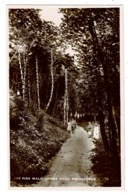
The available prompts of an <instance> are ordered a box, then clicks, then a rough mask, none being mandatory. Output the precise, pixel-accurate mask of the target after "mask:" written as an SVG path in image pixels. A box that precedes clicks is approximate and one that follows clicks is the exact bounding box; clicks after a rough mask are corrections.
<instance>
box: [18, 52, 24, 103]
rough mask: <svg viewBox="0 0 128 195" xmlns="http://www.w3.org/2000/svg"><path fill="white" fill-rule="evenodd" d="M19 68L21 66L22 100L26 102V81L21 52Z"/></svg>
mask: <svg viewBox="0 0 128 195" xmlns="http://www.w3.org/2000/svg"><path fill="white" fill-rule="evenodd" d="M19 66H20V75H21V83H22V98H23V101H25V81H24V72H23V68H22V62H21V53H20V52H19Z"/></svg>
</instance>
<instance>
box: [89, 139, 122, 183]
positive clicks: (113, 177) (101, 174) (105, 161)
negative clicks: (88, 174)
mask: <svg viewBox="0 0 128 195" xmlns="http://www.w3.org/2000/svg"><path fill="white" fill-rule="evenodd" d="M95 144H96V148H95V149H94V150H93V152H94V153H95V155H92V156H91V161H92V163H93V165H92V170H93V172H94V174H96V176H97V179H98V180H99V181H100V184H101V186H104V187H116V186H118V187H119V186H121V183H120V179H119V177H118V175H117V172H116V170H115V168H114V167H115V164H114V163H113V158H112V155H111V154H110V153H108V152H104V148H103V144H102V142H101V140H99V141H95Z"/></svg>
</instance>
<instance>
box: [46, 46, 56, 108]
mask: <svg viewBox="0 0 128 195" xmlns="http://www.w3.org/2000/svg"><path fill="white" fill-rule="evenodd" d="M51 80H52V84H51V94H50V98H49V101H48V104H47V106H46V111H47V110H48V108H49V106H50V103H51V101H52V96H53V90H54V74H53V50H52V49H51Z"/></svg>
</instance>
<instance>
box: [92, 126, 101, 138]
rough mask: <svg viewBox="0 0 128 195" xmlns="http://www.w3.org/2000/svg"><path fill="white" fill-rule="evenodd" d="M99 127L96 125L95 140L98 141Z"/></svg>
mask: <svg viewBox="0 0 128 195" xmlns="http://www.w3.org/2000/svg"><path fill="white" fill-rule="evenodd" d="M99 128H100V127H99V125H98V124H97V123H96V124H95V126H94V133H93V138H94V139H96V140H98V139H99V133H100V132H99V131H100V130H99Z"/></svg>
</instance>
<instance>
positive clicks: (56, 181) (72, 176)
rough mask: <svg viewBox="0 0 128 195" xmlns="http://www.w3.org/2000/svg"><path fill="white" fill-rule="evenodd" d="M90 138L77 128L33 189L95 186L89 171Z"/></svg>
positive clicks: (93, 176) (92, 145)
mask: <svg viewBox="0 0 128 195" xmlns="http://www.w3.org/2000/svg"><path fill="white" fill-rule="evenodd" d="M93 148H94V144H93V142H92V138H89V137H88V134H87V132H86V131H85V130H84V129H83V128H82V127H80V126H77V128H76V129H75V132H74V134H72V135H71V137H70V138H69V139H68V140H67V141H66V142H65V143H64V144H63V145H62V147H61V150H60V151H59V153H58V154H57V155H56V157H55V158H54V159H53V163H52V165H51V168H50V170H49V173H48V174H47V175H46V176H45V177H42V178H41V180H40V181H39V182H38V183H37V184H35V185H33V186H34V187H53V186H54V187H62V186H64V187H66V186H68V187H80V186H84V187H89V186H96V178H95V175H94V174H93V172H92V171H91V165H92V163H91V161H90V155H91V149H93Z"/></svg>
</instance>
